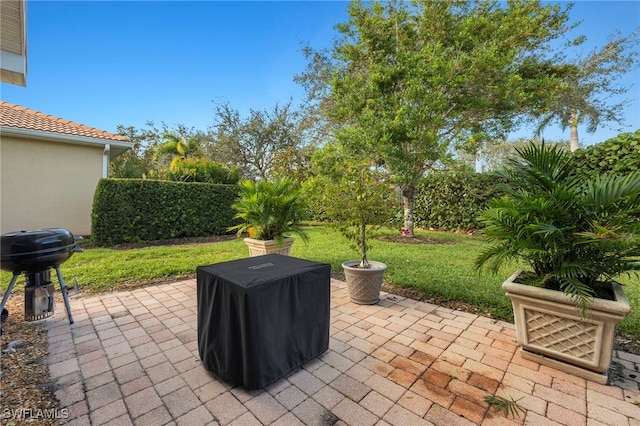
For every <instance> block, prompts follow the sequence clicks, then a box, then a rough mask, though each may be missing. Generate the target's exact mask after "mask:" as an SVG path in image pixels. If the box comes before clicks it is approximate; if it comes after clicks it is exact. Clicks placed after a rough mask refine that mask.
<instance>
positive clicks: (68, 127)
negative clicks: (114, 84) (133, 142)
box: [0, 101, 129, 142]
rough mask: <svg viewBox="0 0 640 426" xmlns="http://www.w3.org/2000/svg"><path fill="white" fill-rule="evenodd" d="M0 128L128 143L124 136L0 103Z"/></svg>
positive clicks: (7, 103)
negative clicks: (5, 127)
mask: <svg viewBox="0 0 640 426" xmlns="http://www.w3.org/2000/svg"><path fill="white" fill-rule="evenodd" d="M0 126H7V127H14V128H20V129H25V130H34V131H40V132H52V133H60V134H61V135H71V136H81V137H87V138H96V139H105V140H112V141H121V142H129V138H127V137H126V136H120V135H114V134H113V133H109V132H105V131H103V130H98V129H96V128H93V127H89V126H85V125H84V124H79V123H74V122H73V121H69V120H63V119H62V118H58V117H54V116H52V115H47V114H43V113H41V112H38V111H34V110H32V109H29V108H25V107H21V106H19V105H14V104H10V103H9V102H1V101H0Z"/></svg>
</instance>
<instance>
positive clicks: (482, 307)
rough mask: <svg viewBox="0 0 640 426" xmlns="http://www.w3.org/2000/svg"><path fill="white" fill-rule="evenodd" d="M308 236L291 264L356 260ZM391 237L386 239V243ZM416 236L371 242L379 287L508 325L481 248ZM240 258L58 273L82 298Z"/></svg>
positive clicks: (337, 245) (158, 260) (209, 255)
mask: <svg viewBox="0 0 640 426" xmlns="http://www.w3.org/2000/svg"><path fill="white" fill-rule="evenodd" d="M308 233H309V237H310V241H309V243H308V244H304V243H303V242H302V241H299V240H298V241H296V243H295V244H294V245H293V248H292V255H293V256H296V257H301V258H305V259H310V260H315V261H318V262H325V263H330V264H331V267H332V270H333V271H335V272H341V267H340V264H341V263H342V262H343V261H345V260H350V259H355V258H356V256H357V254H356V252H355V251H353V250H352V249H351V248H350V246H349V243H348V241H347V240H346V239H345V238H343V237H342V235H340V234H339V233H338V232H337V231H335V230H333V229H332V228H329V227H325V226H310V227H308ZM396 233H397V231H393V232H392V231H388V232H386V234H387V235H396ZM383 234H384V233H383ZM418 235H419V236H428V237H430V238H432V239H436V240H438V241H437V243H432V244H404V243H394V242H385V241H379V240H372V241H371V245H372V248H371V250H370V253H369V258H370V259H371V260H379V261H381V262H384V263H386V264H387V267H388V269H387V271H386V273H385V282H387V283H389V284H393V285H396V286H400V287H410V288H412V289H415V291H417V292H418V294H419V295H420V297H421V298H423V299H427V300H431V301H433V302H435V303H448V304H449V305H450V306H451V305H452V306H460V307H461V308H465V309H469V310H472V311H473V312H477V313H480V314H483V315H490V316H492V317H494V318H499V319H505V320H508V321H511V320H512V312H511V305H510V302H509V299H507V297H506V296H505V295H504V292H503V291H502V289H501V288H500V284H501V283H502V281H503V280H504V279H505V278H507V277H508V276H509V275H510V273H511V272H512V271H510V270H505V271H503V273H501V274H500V276H496V277H493V276H491V275H489V274H487V273H483V274H482V275H480V274H479V273H478V272H477V271H476V270H475V269H474V268H473V261H474V259H475V257H476V256H477V254H478V253H479V251H480V250H481V249H482V247H483V246H484V244H485V243H484V242H483V241H482V240H480V239H479V238H477V237H472V236H465V235H455V234H449V233H442V232H426V231H419V232H418ZM247 256H248V250H247V248H246V246H245V245H244V242H243V241H242V240H241V239H236V240H232V241H224V242H217V243H202V244H193V245H176V246H154V247H145V248H137V249H129V250H116V249H108V248H90V249H86V250H85V251H84V252H83V253H77V254H74V255H73V257H71V259H69V260H68V261H67V262H65V263H64V264H63V265H62V272H63V274H64V277H65V279H66V280H67V281H68V283H69V284H70V283H72V282H73V281H74V280H73V278H74V277H75V278H77V280H78V282H79V283H80V285H81V288H82V291H83V292H85V293H96V292H105V291H114V290H118V289H123V288H128V287H132V286H139V285H141V284H149V283H156V282H162V281H165V282H166V281H170V280H174V279H177V278H182V277H193V276H195V268H196V267H197V266H199V265H208V264H211V263H217V262H223V261H228V260H234V259H239V258H243V257H247ZM53 275H55V274H53ZM10 279H11V275H10V274H8V273H6V272H2V273H1V275H0V289H5V288H6V287H7V285H8V284H9V281H10ZM18 282H19V285H18V286H17V289H16V290H18V291H21V289H22V288H23V285H22V279H20V280H19V281H18ZM621 282H623V283H624V284H626V285H625V291H626V294H627V297H628V298H629V301H630V302H631V306H632V307H639V306H640V279H638V278H632V279H629V278H625V279H621ZM620 329H621V330H622V331H623V332H625V333H627V334H631V335H633V336H634V337H635V338H640V312H638V309H635V310H634V311H632V312H631V314H630V315H629V316H628V317H627V318H626V319H625V321H624V322H623V323H622V324H621V325H620Z"/></svg>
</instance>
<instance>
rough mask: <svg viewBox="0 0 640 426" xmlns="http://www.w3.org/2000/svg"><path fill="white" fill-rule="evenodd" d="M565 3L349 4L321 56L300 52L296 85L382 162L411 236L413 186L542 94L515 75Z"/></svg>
mask: <svg viewBox="0 0 640 426" xmlns="http://www.w3.org/2000/svg"><path fill="white" fill-rule="evenodd" d="M569 9H570V5H568V6H566V7H562V6H560V5H551V4H544V5H543V4H541V3H540V2H538V1H515V0H514V1H508V2H507V4H506V6H504V7H503V5H502V3H500V2H498V1H493V0H487V1H458V0H442V1H437V2H434V1H426V0H420V1H413V2H411V3H407V2H402V1H389V2H384V3H383V2H377V1H376V2H372V3H364V2H361V1H353V2H352V3H351V4H350V5H349V20H348V22H346V23H342V24H339V25H337V26H336V29H337V30H338V32H339V37H338V38H337V39H336V41H335V42H334V44H333V46H332V48H331V49H329V50H328V51H324V52H321V51H314V50H313V49H307V50H306V54H307V58H308V59H309V65H308V68H307V70H306V72H305V73H303V74H302V75H301V76H298V81H300V82H302V83H303V84H304V85H305V88H306V89H307V91H308V93H309V94H310V95H311V96H316V97H317V99H316V100H317V105H320V107H321V108H322V111H323V113H324V115H325V117H327V118H328V120H330V121H331V122H332V123H334V125H335V126H336V128H337V130H336V131H335V134H334V135H335V137H336V138H337V139H338V140H340V141H341V142H342V143H343V144H344V145H345V146H346V147H347V148H349V149H351V150H353V151H354V152H356V151H357V152H360V153H362V152H368V153H369V155H371V156H373V157H377V158H375V159H376V160H383V161H384V163H385V164H386V166H387V167H388V168H389V171H390V172H391V174H392V176H393V179H394V181H395V183H396V184H397V185H398V186H399V187H400V188H401V190H402V195H403V205H404V222H405V223H404V227H405V228H406V229H408V230H409V231H410V233H411V234H413V204H414V201H415V185H416V182H417V180H418V179H419V178H420V177H421V176H422V175H423V174H424V173H425V172H426V171H428V170H429V169H430V168H431V167H432V166H433V164H434V163H435V162H436V161H437V160H438V159H440V158H441V157H442V156H443V155H445V153H447V152H448V151H449V150H450V149H451V148H452V147H454V146H471V147H474V146H476V147H477V146H479V145H480V144H481V143H482V142H483V141H485V140H487V139H503V137H504V136H505V134H506V133H507V132H508V131H509V130H510V129H511V127H512V125H513V123H514V120H515V118H516V117H518V116H521V115H522V114H524V113H525V112H527V111H530V109H531V108H532V107H533V106H534V105H535V104H536V102H538V97H537V93H536V91H537V90H538V89H540V88H542V87H549V86H548V84H547V83H546V82H544V81H542V80H543V79H547V80H552V76H549V75H538V76H536V77H535V80H533V81H532V80H531V79H530V78H527V76H526V75H524V74H523V73H522V72H521V71H522V69H523V68H524V67H525V65H526V64H527V61H529V62H531V61H532V60H533V61H534V62H537V61H538V59H537V58H540V57H542V56H543V55H544V52H545V51H547V50H548V49H549V41H551V40H554V39H556V38H558V37H559V36H560V35H561V34H562V33H563V32H564V31H565V30H566V28H567V21H568V11H569Z"/></svg>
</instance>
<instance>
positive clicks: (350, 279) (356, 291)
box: [342, 260, 387, 305]
mask: <svg viewBox="0 0 640 426" xmlns="http://www.w3.org/2000/svg"><path fill="white" fill-rule="evenodd" d="M359 264H360V261H359V260H350V261H347V262H344V263H343V264H342V268H343V269H344V276H345V280H346V282H347V292H348V293H349V297H350V298H351V301H352V302H354V303H358V304H360V305H374V304H376V303H378V300H380V289H381V288H382V278H383V276H384V270H385V269H387V265H385V264H384V263H382V262H374V261H369V265H370V268H368V269H365V268H357V267H356V266H357V265H359Z"/></svg>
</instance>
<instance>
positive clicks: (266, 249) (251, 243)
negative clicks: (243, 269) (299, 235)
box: [244, 237, 295, 257]
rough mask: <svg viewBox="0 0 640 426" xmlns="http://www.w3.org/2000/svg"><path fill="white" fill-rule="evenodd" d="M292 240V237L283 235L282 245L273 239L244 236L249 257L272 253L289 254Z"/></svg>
mask: <svg viewBox="0 0 640 426" xmlns="http://www.w3.org/2000/svg"><path fill="white" fill-rule="evenodd" d="M294 240H295V239H294V238H292V237H285V239H284V242H283V244H282V245H278V244H276V242H275V240H256V239H253V238H245V239H244V242H245V243H246V244H247V247H249V256H250V257H255V256H262V255H265V254H273V253H277V254H284V255H287V256H289V255H290V253H291V245H292V244H293V241H294Z"/></svg>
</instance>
